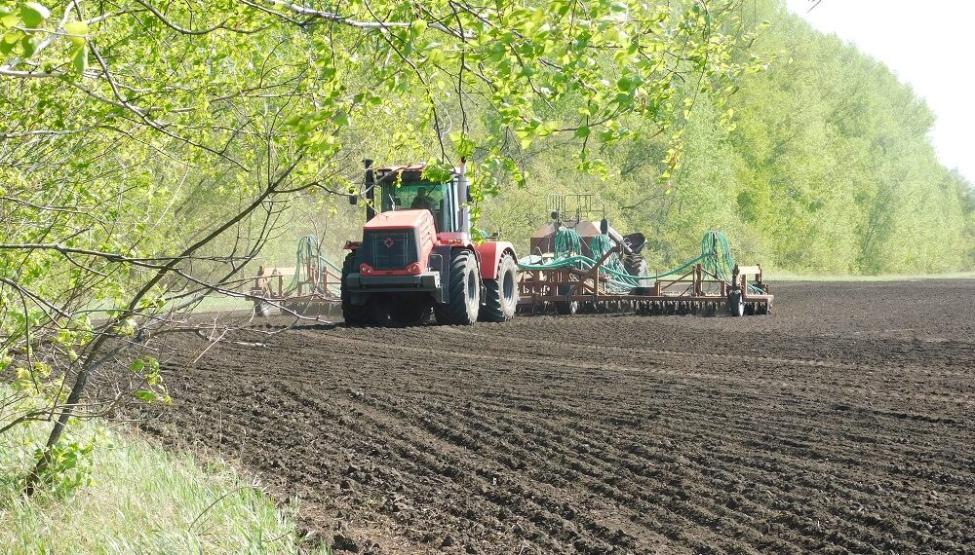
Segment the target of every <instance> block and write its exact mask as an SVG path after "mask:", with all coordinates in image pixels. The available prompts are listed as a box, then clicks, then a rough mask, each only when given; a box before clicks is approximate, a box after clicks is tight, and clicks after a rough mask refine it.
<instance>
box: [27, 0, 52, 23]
mask: <svg viewBox="0 0 975 555" xmlns="http://www.w3.org/2000/svg"><path fill="white" fill-rule="evenodd" d="M50 16H51V10H49V9H47V8H45V7H44V6H42V5H41V4H38V3H37V2H25V3H24V5H23V6H21V7H20V20H21V21H23V22H24V25H26V26H28V27H32V28H36V27H37V26H39V25H40V24H41V23H44V20H45V19H47V18H48V17H50Z"/></svg>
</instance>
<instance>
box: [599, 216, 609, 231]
mask: <svg viewBox="0 0 975 555" xmlns="http://www.w3.org/2000/svg"><path fill="white" fill-rule="evenodd" d="M599 232H600V233H602V234H603V235H609V220H607V219H606V218H603V219H602V220H601V221H600V222H599Z"/></svg>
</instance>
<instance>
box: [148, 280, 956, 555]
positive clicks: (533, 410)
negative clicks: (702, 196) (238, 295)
mask: <svg viewBox="0 0 975 555" xmlns="http://www.w3.org/2000/svg"><path fill="white" fill-rule="evenodd" d="M773 292H774V293H775V294H776V305H775V313H774V314H773V315H772V316H768V317H765V316H754V317H746V318H730V317H715V318H703V317H694V316H657V317H638V316H611V315H586V316H574V317H554V316H551V317H550V316H537V317H522V318H519V319H516V320H515V321H513V322H511V323H509V324H501V325H497V324H479V325H476V326H474V327H470V328H464V327H447V326H428V327H422V328H409V329H347V328H344V327H342V326H341V325H339V326H329V325H317V326H313V325H299V326H297V327H295V328H293V329H286V328H285V327H286V326H287V325H288V324H289V322H288V321H287V320H284V319H280V318H277V319H272V320H270V321H269V322H268V323H267V324H266V325H265V324H263V323H262V324H261V325H260V327H258V328H257V329H255V330H252V331H247V330H245V331H241V332H236V333H234V334H232V335H228V336H227V337H225V340H230V341H229V342H224V343H222V344H217V345H214V346H212V347H211V348H209V349H208V350H206V352H205V353H204V354H202V356H200V354H201V352H203V351H204V349H206V348H207V345H208V343H207V342H206V341H205V340H203V339H202V338H201V337H199V336H198V335H196V334H193V333H185V334H175V335H173V336H168V338H167V339H165V343H163V344H157V345H156V347H157V348H158V349H159V350H160V353H161V356H162V359H163V366H164V368H165V371H166V373H165V378H166V380H167V381H168V383H169V385H170V391H171V393H172V396H173V398H174V399H175V404H174V406H173V407H171V408H170V409H167V410H165V411H164V412H162V413H161V414H157V415H150V416H151V418H150V419H149V420H147V421H146V422H145V423H144V424H143V426H144V428H145V429H147V430H149V431H150V432H152V433H155V434H158V435H159V436H161V437H162V438H164V439H165V440H166V441H170V442H174V443H177V444H180V445H183V446H189V447H191V448H194V449H203V450H208V451H210V452H215V453H218V454H220V455H221V456H223V457H225V458H228V459H230V460H232V461H235V462H238V463H239V464H240V465H242V466H243V467H244V468H246V469H247V470H249V471H250V472H252V473H254V474H256V475H258V476H260V478H261V479H262V481H263V482H264V483H266V484H268V485H270V486H271V488H272V490H273V491H274V492H275V493H276V494H277V495H279V496H280V498H281V499H282V500H286V499H291V498H298V500H299V506H300V511H301V518H302V521H303V523H304V524H305V525H306V526H307V527H308V529H309V530H311V531H314V532H316V533H317V537H318V538H320V541H323V542H327V543H330V544H331V543H332V542H333V541H334V542H335V547H336V548H338V549H339V550H342V549H345V550H350V551H355V550H358V551H359V552H360V553H362V552H375V553H428V552H441V551H446V552H451V553H498V554H501V553H504V554H509V553H513V554H519V553H526V554H527V553H712V552H714V553H724V552H735V553H740V552H760V553H788V552H819V553H823V552H837V553H839V552H857V553H872V552H875V553H881V552H884V553H889V552H897V553H917V552H975V418H973V417H975V282H973V281H919V282H902V283H859V284H848V283H831V284H820V283H796V284H788V285H782V286H779V287H775V289H774V291H773ZM221 317H224V316H221ZM226 318H230V316H226ZM268 332H279V333H274V334H272V335H267V333H268ZM262 343H263V344H264V345H263V346H261V345H260V344H262ZM198 357H199V358H198ZM195 359H196V360H195ZM194 360H195V362H194Z"/></svg>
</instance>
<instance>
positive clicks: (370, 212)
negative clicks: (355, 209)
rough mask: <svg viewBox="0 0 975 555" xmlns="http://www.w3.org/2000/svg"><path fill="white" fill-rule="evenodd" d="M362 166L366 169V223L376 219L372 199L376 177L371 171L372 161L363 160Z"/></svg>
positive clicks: (374, 194) (374, 193)
mask: <svg viewBox="0 0 975 555" xmlns="http://www.w3.org/2000/svg"><path fill="white" fill-rule="evenodd" d="M362 164H363V165H364V166H365V167H366V183H365V185H366V221H367V222H368V221H369V220H371V219H373V218H375V217H376V207H375V205H374V204H373V199H375V198H376V192H375V187H376V176H375V174H374V173H373V171H372V160H363V161H362Z"/></svg>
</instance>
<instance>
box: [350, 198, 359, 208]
mask: <svg viewBox="0 0 975 555" xmlns="http://www.w3.org/2000/svg"><path fill="white" fill-rule="evenodd" d="M349 204H351V205H352V206H355V205H357V204H359V195H349Z"/></svg>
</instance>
